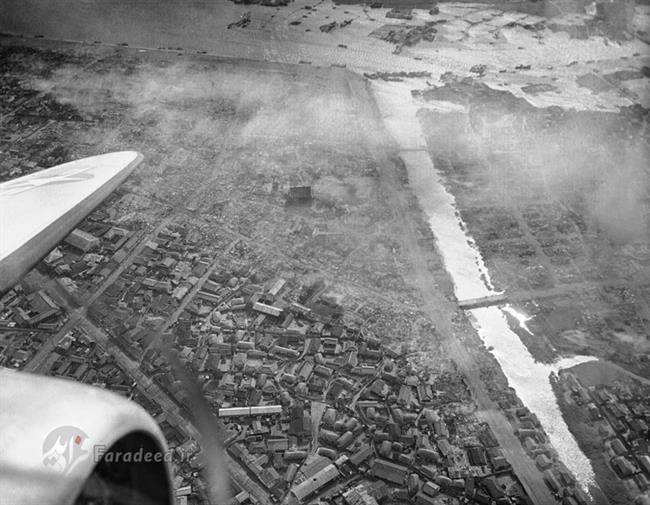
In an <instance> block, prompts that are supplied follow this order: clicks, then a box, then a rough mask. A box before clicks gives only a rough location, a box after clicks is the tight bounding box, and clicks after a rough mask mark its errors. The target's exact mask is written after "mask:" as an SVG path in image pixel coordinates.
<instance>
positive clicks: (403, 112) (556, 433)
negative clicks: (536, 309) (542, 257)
mask: <svg viewBox="0 0 650 505" xmlns="http://www.w3.org/2000/svg"><path fill="white" fill-rule="evenodd" d="M373 91H374V92H375V95H376V97H377V101H378V104H379V109H380V110H381V112H382V114H383V116H384V117H383V119H384V122H385V124H386V126H387V128H388V130H389V132H390V133H391V135H392V136H393V138H394V139H395V141H396V142H397V144H398V146H399V148H400V156H401V158H402V159H403V161H404V163H405V164H406V168H407V170H408V176H409V184H410V186H411V187H412V188H413V191H414V192H415V194H416V196H417V198H418V201H419V203H420V206H421V207H422V209H423V211H424V212H425V214H426V216H427V218H428V220H429V226H430V227H431V230H432V231H433V234H434V236H435V238H436V244H437V247H438V249H439V250H440V252H441V254H442V257H443V260H444V262H445V268H446V269H447V271H448V272H449V274H450V276H451V278H452V280H453V283H454V291H455V294H456V297H457V298H458V299H459V300H462V299H468V298H478V297H481V296H486V295H490V294H495V293H496V291H495V290H494V287H493V286H492V283H491V281H490V275H489V272H488V270H487V268H486V266H485V263H484V262H483V259H482V258H481V255H480V253H479V250H478V248H477V246H476V243H475V242H474V240H472V238H471V237H470V236H468V235H467V233H466V232H465V229H466V228H465V226H463V223H462V221H461V219H460V217H459V214H458V211H457V208H456V204H455V199H454V197H453V196H452V195H451V194H450V193H449V192H448V191H447V190H446V189H445V187H444V185H443V183H442V176H441V174H440V173H439V172H438V170H436V168H435V167H434V165H433V162H432V160H431V157H430V156H429V153H428V151H427V145H426V141H425V138H424V134H423V132H422V129H421V126H420V122H419V120H418V118H417V115H416V114H417V111H418V108H419V105H418V104H416V103H415V102H414V100H413V98H412V97H411V95H410V89H409V88H408V87H406V86H404V84H403V83H377V84H374V90H373ZM469 312H470V315H471V317H470V319H471V320H472V324H473V326H474V327H475V328H476V330H477V332H478V334H479V336H480V337H481V339H482V340H483V342H484V343H485V345H486V347H488V348H489V349H491V352H492V354H493V355H494V357H495V358H496V360H497V361H498V362H499V365H500V366H501V369H502V370H503V373H504V374H505V376H506V378H507V379H508V382H509V384H510V386H511V387H512V388H514V389H515V391H516V392H517V395H518V396H519V398H520V399H521V401H522V402H523V403H524V405H526V406H527V407H528V408H529V409H530V411H531V412H533V413H535V414H536V415H537V417H538V419H539V421H540V423H541V424H542V427H543V428H544V430H545V432H546V433H547V435H548V437H549V439H550V442H551V443H552V445H553V447H554V448H555V450H556V451H557V453H558V456H559V458H560V460H561V461H562V462H563V463H564V464H565V465H566V467H567V468H568V469H569V470H570V471H571V472H572V473H573V475H574V476H575V477H576V479H577V480H578V482H579V483H580V484H581V486H582V487H583V489H584V490H585V491H588V488H589V486H595V485H596V480H595V474H594V470H593V468H592V466H591V462H590V461H589V459H588V458H587V457H586V456H585V455H584V453H583V452H582V451H581V450H580V448H579V446H578V443H577V442H576V440H575V438H574V437H573V435H572V434H571V432H570V431H569V429H568V427H567V425H566V423H565V422H564V419H563V417H562V413H561V412H560V408H559V406H558V403H557V400H556V398H555V394H554V392H553V389H552V387H551V383H550V377H549V376H550V374H551V372H557V371H558V370H560V369H562V368H568V367H571V366H574V365H577V364H579V363H584V362H586V361H592V360H594V359H595V358H593V357H590V356H575V357H572V358H564V359H561V360H559V361H558V362H556V363H553V364H544V363H539V362H537V361H535V359H534V358H533V356H532V355H531V354H530V352H529V351H528V349H527V348H526V346H525V345H524V344H523V343H522V342H521V340H520V338H519V336H518V335H517V334H516V333H515V332H514V331H512V330H511V328H510V327H509V325H508V322H507V319H506V313H508V314H510V315H512V316H514V317H515V318H516V319H518V320H519V321H520V324H522V325H523V327H524V329H527V328H526V327H525V321H526V317H525V315H523V314H521V313H519V312H517V310H516V309H515V308H514V307H511V306H506V307H486V308H479V309H474V310H471V311H469Z"/></svg>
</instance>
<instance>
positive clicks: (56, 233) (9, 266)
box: [0, 151, 142, 293]
mask: <svg viewBox="0 0 650 505" xmlns="http://www.w3.org/2000/svg"><path fill="white" fill-rule="evenodd" d="M141 161H142V155H141V154H139V153H137V152H135V151H122V152H115V153H109V154H102V155H100V156H92V157H90V158H83V159H80V160H76V161H71V162H70V163H64V164H62V165H57V166H55V167H52V168H48V169H46V170H41V171H40V172H35V173H32V174H29V175H25V176H24V177H19V178H17V179H13V180H11V181H7V182H3V183H2V184H0V293H3V292H4V291H7V290H8V289H10V288H11V287H12V286H13V285H14V284H16V283H17V282H18V281H20V279H22V277H23V276H24V275H25V274H26V273H27V272H28V271H29V270H30V269H31V268H32V267H33V266H34V265H35V264H36V263H38V262H39V261H40V260H41V259H42V258H43V257H44V256H45V255H46V254H47V253H48V252H49V251H50V250H52V248H53V247H54V246H56V244H58V243H59V242H60V241H61V240H63V238H65V237H66V236H67V235H68V234H69V233H70V232H71V231H72V230H73V229H74V228H75V226H77V224H79V222H80V221H81V220H82V219H83V218H84V217H86V216H87V215H88V214H89V213H90V212H92V210H93V209H94V208H95V207H97V205H99V204H100V203H101V202H102V201H103V200H104V199H105V198H106V197H107V196H108V195H109V194H110V193H111V192H112V191H113V190H114V189H115V188H116V187H117V186H119V185H120V184H121V183H122V182H123V181H124V179H126V178H127V176H128V175H129V174H130V173H131V172H132V171H133V169H134V168H135V167H136V166H137V165H138V164H139V163H140V162H141Z"/></svg>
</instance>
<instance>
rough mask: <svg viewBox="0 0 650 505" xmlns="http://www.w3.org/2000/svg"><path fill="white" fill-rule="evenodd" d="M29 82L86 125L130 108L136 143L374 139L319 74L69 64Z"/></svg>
mask: <svg viewBox="0 0 650 505" xmlns="http://www.w3.org/2000/svg"><path fill="white" fill-rule="evenodd" d="M29 84H30V87H32V88H33V89H36V90H38V91H46V92H49V93H50V94H51V95H53V96H54V98H55V99H56V100H57V101H59V102H61V103H65V104H69V105H71V106H73V107H75V108H76V109H77V110H79V111H80V113H81V114H82V115H85V117H86V118H87V119H96V120H104V121H106V120H107V119H109V120H110V117H111V115H112V114H115V111H122V110H123V108H124V107H127V108H128V109H129V110H128V111H127V114H126V115H125V117H128V118H129V121H131V122H133V123H134V129H139V133H138V137H140V138H142V137H143V135H144V136H145V138H147V137H150V138H151V139H152V140H156V141H159V142H160V141H162V142H173V143H175V144H178V143H179V142H185V143H189V144H190V145H202V146H204V147H209V146H210V145H218V144H223V143H224V142H229V143H234V144H236V145H242V146H245V145H248V144H250V143H257V142H286V141H288V140H290V139H291V140H292V141H298V142H305V143H310V142H319V143H334V144H337V143H340V144H347V145H355V144H359V143H364V142H366V141H368V136H367V135H366V134H365V133H364V128H362V127H360V122H363V121H364V118H363V117H362V115H360V114H359V111H358V110H357V109H356V107H355V105H354V104H353V101H352V100H349V99H348V98H349V96H348V92H347V91H346V89H345V87H344V86H341V85H340V83H339V82H337V81H336V80H334V81H332V82H329V81H328V80H327V79H322V78H321V79H319V78H317V77H315V76H313V75H306V76H300V83H296V82H292V75H290V74H289V75H287V74H285V73H281V72H268V71H264V70H259V69H256V68H248V67H244V66H237V65H223V66H220V67H218V68H214V67H210V66H199V65H191V64H186V63H176V64H171V65H169V66H153V65H149V64H147V65H144V64H142V65H138V66H137V67H135V68H126V69H124V68H122V69H119V68H117V69H115V70H110V71H94V70H93V69H92V68H86V69H80V68H79V66H75V65H66V66H62V67H60V68H59V69H57V70H55V71H54V72H53V73H52V75H50V76H49V77H48V78H45V79H43V78H40V79H35V80H33V81H32V82H31V83H29Z"/></svg>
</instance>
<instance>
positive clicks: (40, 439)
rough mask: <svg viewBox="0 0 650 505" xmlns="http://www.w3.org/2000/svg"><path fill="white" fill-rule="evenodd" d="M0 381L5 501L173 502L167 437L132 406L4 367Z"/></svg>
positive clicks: (64, 504) (74, 504)
mask: <svg viewBox="0 0 650 505" xmlns="http://www.w3.org/2000/svg"><path fill="white" fill-rule="evenodd" d="M0 384H1V385H2V386H1V387H0V405H1V406H2V408H0V426H1V427H2V429H1V430H0V503H3V504H5V503H6V504H7V505H9V504H11V505H36V504H39V505H80V504H83V505H87V504H97V503H111V504H125V505H126V504H139V505H171V504H172V503H173V502H174V497H173V484H172V472H171V458H170V454H169V452H168V448H167V444H166V442H165V438H164V436H163V434H162V432H161V431H160V428H159V427H158V425H157V424H156V422H155V421H154V420H153V419H152V418H151V416H149V414H147V412H145V410H144V409H143V408H142V407H140V406H139V405H137V404H136V403H135V402H133V401H130V400H127V399H126V398H122V397H120V396H118V395H117V394H114V393H111V392H109V391H105V390H102V389H100V388H94V387H89V386H86V385H83V384H78V383H76V382H73V381H69V380H64V379H55V378H52V377H43V376H39V375H33V374H29V373H25V372H16V371H13V370H9V369H6V368H2V367H0ZM109 454H110V456H109ZM127 454H128V455H129V456H128V457H126V455H127ZM109 496H110V498H111V500H108V497H109Z"/></svg>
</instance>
